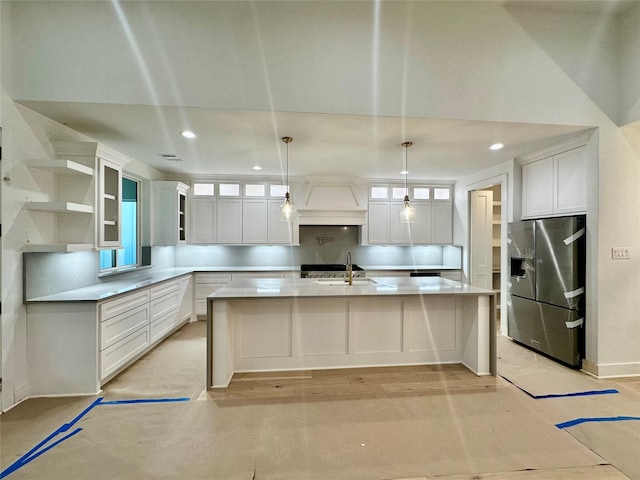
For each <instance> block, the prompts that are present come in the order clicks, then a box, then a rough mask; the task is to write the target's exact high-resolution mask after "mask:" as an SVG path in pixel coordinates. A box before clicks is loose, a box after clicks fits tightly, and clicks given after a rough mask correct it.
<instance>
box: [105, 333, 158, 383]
mask: <svg viewBox="0 0 640 480" xmlns="http://www.w3.org/2000/svg"><path fill="white" fill-rule="evenodd" d="M148 346H149V326H146V327H143V328H141V329H140V330H137V331H136V332H134V333H132V334H131V335H129V336H128V337H125V338H123V339H122V340H120V341H119V342H118V343H115V344H113V345H111V346H110V347H109V348H105V349H104V350H102V352H100V380H104V379H105V378H107V377H108V376H109V375H111V374H112V373H114V372H116V371H117V370H118V369H119V368H121V367H124V366H125V365H126V364H127V363H129V362H130V361H131V360H133V359H134V358H135V357H136V356H138V355H140V354H141V353H142V352H144V351H145V350H146V348H147V347H148Z"/></svg>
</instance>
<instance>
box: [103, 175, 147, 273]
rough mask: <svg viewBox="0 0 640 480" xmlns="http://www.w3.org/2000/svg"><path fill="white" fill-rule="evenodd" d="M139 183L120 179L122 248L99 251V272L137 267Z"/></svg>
mask: <svg viewBox="0 0 640 480" xmlns="http://www.w3.org/2000/svg"><path fill="white" fill-rule="evenodd" d="M139 190H140V185H139V182H138V181H136V180H133V179H130V178H126V177H122V248H118V249H114V250H101V251H100V270H108V269H116V268H121V267H130V266H136V265H138V252H139V238H140V236H139V232H138V217H139V214H138V212H139V206H140V203H139V201H138V198H139Z"/></svg>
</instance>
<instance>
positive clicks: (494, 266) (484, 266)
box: [469, 181, 507, 334]
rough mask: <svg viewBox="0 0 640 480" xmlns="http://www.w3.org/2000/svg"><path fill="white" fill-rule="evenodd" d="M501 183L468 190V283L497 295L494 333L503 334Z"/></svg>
mask: <svg viewBox="0 0 640 480" xmlns="http://www.w3.org/2000/svg"><path fill="white" fill-rule="evenodd" d="M503 190H504V182H503V181H499V182H495V183H489V184H488V185H486V186H484V185H483V186H481V187H479V188H474V189H471V190H469V283H470V284H472V285H474V286H477V287H481V288H486V289H488V290H493V291H494V292H496V322H497V325H496V331H497V332H499V333H502V334H506V328H507V326H506V315H503V314H501V313H502V310H503V308H504V305H505V303H506V302H505V301H504V299H503V297H504V295H502V291H503V284H504V283H505V282H504V275H503V272H502V270H503V263H504V261H503V256H504V251H503V240H505V238H503V237H506V235H505V232H506V223H505V222H506V215H505V212H506V208H505V205H504V204H503V199H504V198H505V195H504V191H503Z"/></svg>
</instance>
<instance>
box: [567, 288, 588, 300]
mask: <svg viewBox="0 0 640 480" xmlns="http://www.w3.org/2000/svg"><path fill="white" fill-rule="evenodd" d="M583 293H584V287H580V288H577V289H575V290H573V291H571V292H564V298H566V299H567V300H569V299H570V298H576V297H577V296H579V295H582V294H583Z"/></svg>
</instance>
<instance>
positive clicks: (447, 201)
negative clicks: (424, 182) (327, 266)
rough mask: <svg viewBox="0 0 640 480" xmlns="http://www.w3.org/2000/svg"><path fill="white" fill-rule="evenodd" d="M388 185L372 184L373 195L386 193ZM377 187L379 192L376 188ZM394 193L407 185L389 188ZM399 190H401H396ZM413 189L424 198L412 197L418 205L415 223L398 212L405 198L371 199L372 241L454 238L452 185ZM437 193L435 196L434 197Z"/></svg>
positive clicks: (447, 241) (399, 242) (440, 241)
mask: <svg viewBox="0 0 640 480" xmlns="http://www.w3.org/2000/svg"><path fill="white" fill-rule="evenodd" d="M385 188H387V187H381V186H375V187H372V189H371V192H372V194H371V195H372V196H373V195H374V194H377V193H378V192H382V193H380V195H381V196H385V195H386V194H385V192H384V189H385ZM374 189H376V190H375V192H374ZM389 190H391V192H392V196H393V195H396V197H397V196H399V195H400V193H403V192H404V189H398V188H395V189H391V188H390V189H389ZM395 190H398V192H395ZM412 190H413V192H414V193H415V194H417V195H418V197H419V198H420V199H419V200H412V202H411V205H412V206H413V207H414V209H415V213H416V215H415V221H414V223H412V224H405V223H401V222H400V219H399V217H398V212H399V211H400V209H401V208H402V206H403V202H402V201H398V200H397V199H396V200H393V199H392V200H382V199H370V200H369V215H368V222H367V229H368V243H369V244H371V245H375V244H382V245H389V244H396V245H408V244H440V245H442V244H450V243H452V242H453V200H452V188H451V187H450V186H449V185H442V186H415V187H412ZM434 197H435V198H434Z"/></svg>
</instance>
